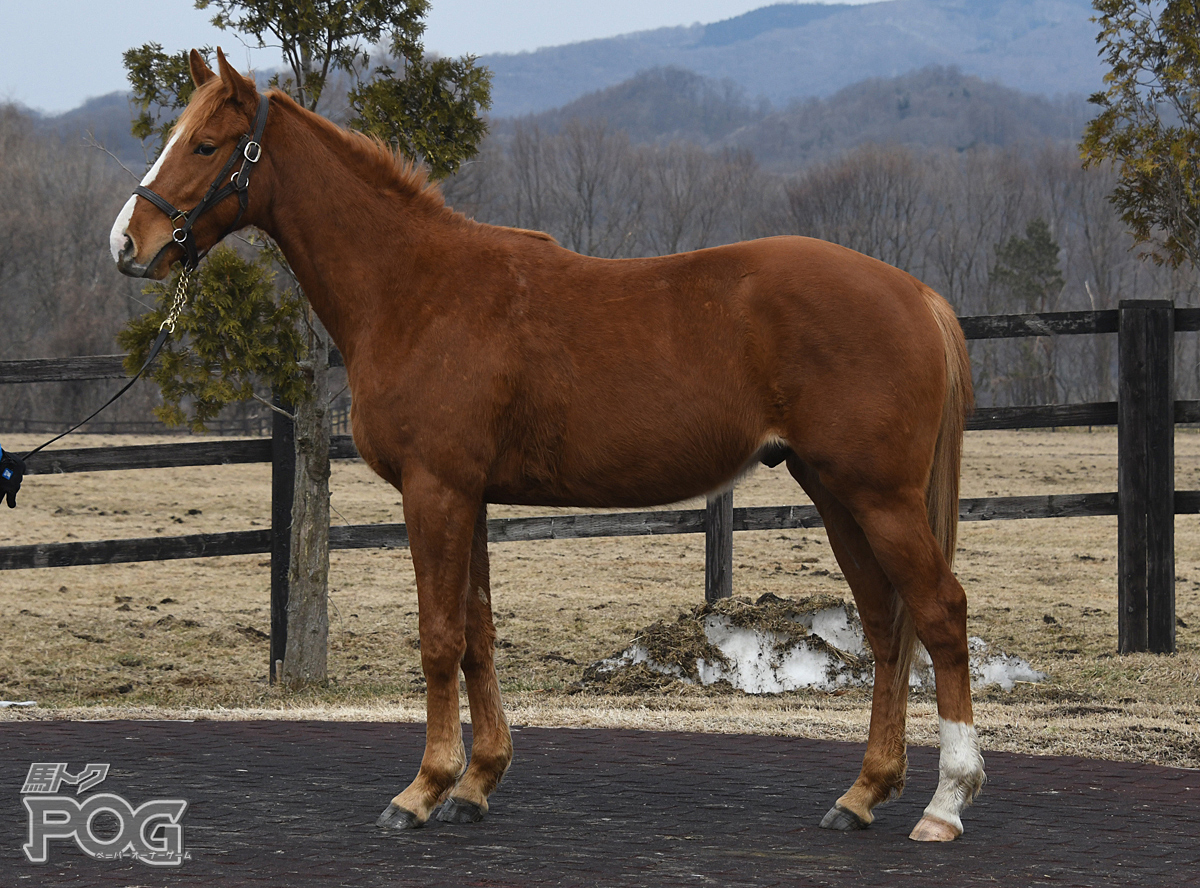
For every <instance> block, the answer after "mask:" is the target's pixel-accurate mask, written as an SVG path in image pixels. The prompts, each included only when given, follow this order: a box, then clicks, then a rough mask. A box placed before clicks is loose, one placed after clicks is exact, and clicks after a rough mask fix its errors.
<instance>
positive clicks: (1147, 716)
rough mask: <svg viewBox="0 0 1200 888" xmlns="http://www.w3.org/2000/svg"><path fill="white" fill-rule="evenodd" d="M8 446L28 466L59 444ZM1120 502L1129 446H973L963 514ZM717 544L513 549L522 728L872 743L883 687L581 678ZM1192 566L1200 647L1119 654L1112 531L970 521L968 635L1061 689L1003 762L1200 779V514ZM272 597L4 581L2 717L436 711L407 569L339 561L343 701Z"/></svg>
mask: <svg viewBox="0 0 1200 888" xmlns="http://www.w3.org/2000/svg"><path fill="white" fill-rule="evenodd" d="M139 440H140V441H145V440H148V439H139ZM4 443H5V444H6V445H7V446H9V447H11V448H12V449H13V450H16V451H17V452H21V450H22V449H25V448H27V447H32V446H34V445H35V444H36V443H39V442H38V441H35V440H34V439H33V438H32V437H29V438H28V439H27V440H26V439H21V438H13V439H11V440H6V441H5V442H4ZM64 443H66V442H64ZM69 443H70V446H73V447H80V446H96V447H101V446H105V445H109V444H118V443H121V444H123V443H134V442H133V440H131V439H119V438H104V437H100V436H84V437H76V438H74V439H73V440H71V441H70V442H69ZM1176 465H1177V468H1176V478H1177V482H1176V486H1177V487H1178V488H1180V489H1195V488H1198V487H1200V434H1196V433H1195V432H1192V431H1182V430H1181V431H1180V432H1179V433H1178V436H1177V439H1176ZM332 487H333V506H334V509H335V520H336V521H339V522H342V521H344V522H346V523H368V522H381V521H399V520H402V517H401V509H400V503H399V495H398V494H397V493H396V492H395V491H394V490H392V489H391V488H390V487H388V486H386V485H385V484H384V483H383V482H382V481H380V480H378V479H377V478H375V477H374V476H373V475H372V474H371V473H370V471H369V470H368V469H367V468H366V467H365V466H363V465H362V464H360V463H348V462H347V463H338V464H336V465H335V468H334V476H333V482H332ZM1115 488H1116V433H1115V430H1112V429H1104V430H1097V431H1090V432H1089V431H1083V430H1079V431H1060V432H1050V431H1046V432H972V433H968V436H967V447H966V457H965V466H964V489H963V495H964V496H989V495H1021V494H1037V493H1076V492H1078V493H1082V492H1099V491H1106V490H1114V489H1115ZM799 502H805V499H804V497H803V495H802V493H801V492H800V490H799V488H798V487H797V486H796V485H795V484H794V483H793V482H792V480H791V478H790V477H789V476H788V475H787V472H786V470H784V469H783V468H782V467H781V468H780V469H778V470H766V469H760V470H759V471H757V472H756V473H754V474H753V475H751V476H750V477H749V478H747V479H745V480H744V481H743V482H742V483H741V484H740V485H739V487H738V488H737V493H736V495H735V504H736V505H773V504H785V503H799ZM547 511H549V510H544V509H524V510H518V509H509V508H499V507H496V508H493V510H492V512H491V514H492V516H493V517H497V516H505V515H515V514H539V513H540V514H545V513H546V512H547ZM269 513H270V509H269V468H268V467H267V466H265V465H261V466H225V467H211V468H207V467H206V468H188V469H162V470H145V471H137V472H105V473H94V474H80V475H66V476H48V477H38V476H35V477H32V478H30V479H29V480H28V481H27V482H26V486H25V489H24V490H23V491H22V493H21V495H20V504H19V507H18V509H17V510H16V511H12V512H10V511H8V510H7V509H4V510H2V511H0V545H15V544H24V543H33V542H49V541H65V540H72V539H79V540H88V539H108V538H115V537H141V536H152V535H155V534H162V535H176V534H185V533H199V532H220V531H230V530H239V529H247V528H253V527H262V526H266V525H267V524H268V523H269ZM703 547H704V543H703V538H702V537H701V536H699V535H684V536H675V537H658V538H651V539H635V538H625V539H606V540H590V541H588V540H584V541H553V542H535V543H511V544H504V545H497V546H493V547H492V565H493V568H492V570H493V598H494V602H495V608H496V621H497V627H498V632H499V637H500V647H499V650H498V651H497V662H498V668H499V671H500V678H501V683H502V686H503V688H504V691H505V694H506V697H507V701H508V704H509V710H510V716H511V719H512V720H513V721H514V722H515V723H523V724H536V725H589V726H622V727H644V728H652V729H680V730H700V731H746V732H761V733H777V734H794V735H803V736H811V737H828V738H837V739H865V736H866V726H867V718H868V712H869V699H870V698H869V692H868V691H866V690H849V691H843V692H839V693H836V694H827V693H823V692H793V693H788V694H782V695H778V696H773V697H751V696H747V695H742V694H740V693H729V692H722V691H719V690H716V689H703V688H696V687H689V686H685V685H676V686H673V687H669V688H667V689H665V690H663V691H661V692H655V693H647V694H637V695H626V696H618V695H611V694H604V693H603V692H602V691H600V690H597V689H595V688H590V687H586V686H584V685H583V684H582V683H581V678H582V674H583V671H584V669H585V668H586V667H587V666H588V665H590V664H591V663H593V662H595V661H596V660H598V659H600V658H602V657H606V656H609V655H611V654H613V653H614V652H616V651H618V650H621V649H623V648H624V647H626V645H627V644H628V643H629V641H630V640H631V639H632V638H633V637H634V635H635V634H636V633H637V631H638V630H639V629H641V628H643V627H646V626H648V625H650V624H651V623H654V622H655V621H657V620H663V619H666V620H674V619H675V618H676V616H677V615H679V614H680V613H682V612H684V611H686V610H689V609H691V608H693V607H695V606H696V605H697V604H698V603H700V602H701V601H702V600H703V558H704V552H703ZM1176 553H1177V574H1178V583H1177V596H1178V600H1177V609H1178V616H1179V625H1178V629H1177V632H1178V645H1179V653H1177V654H1175V655H1173V656H1154V655H1135V656H1125V657H1121V656H1118V655H1117V654H1116V630H1117V616H1116V568H1117V566H1116V519H1115V518H1079V519H1062V520H1026V521H1005V522H992V523H976V522H972V523H966V524H964V525H963V526H962V532H961V535H960V552H959V558H958V563H957V566H956V567H957V571H958V573H959V576H960V578H961V579H962V581H963V585H964V586H965V587H966V589H967V593H968V596H969V599H970V608H971V609H970V632H971V634H972V635H979V636H982V637H983V638H984V639H985V640H986V641H987V642H988V643H989V644H990V645H991V646H992V648H993V649H998V650H1002V651H1006V652H1008V653H1011V654H1015V655H1018V656H1021V657H1024V658H1025V659H1027V660H1029V661H1030V663H1031V664H1032V665H1033V666H1034V667H1035V668H1036V669H1039V670H1042V671H1044V672H1046V673H1047V674H1048V678H1047V680H1046V681H1045V682H1042V683H1040V684H1027V685H1019V686H1018V687H1017V688H1016V689H1015V690H1014V691H1012V692H1010V693H1005V692H1002V691H999V690H996V689H987V690H983V691H979V692H977V694H976V701H977V702H976V720H977V722H978V724H979V727H980V735H981V737H982V739H983V743H984V745H985V747H987V748H991V749H1006V750H1014V751H1023V752H1046V753H1056V754H1079V755H1085V756H1093V757H1106V758H1115V759H1126V760H1134V761H1145V762H1158V763H1162V764H1169V765H1176V766H1185V767H1200V706H1198V704H1200V592H1198V590H1200V517H1197V516H1184V517H1180V518H1178V519H1177V520H1176ZM734 566H735V575H734V594H735V595H740V596H746V597H749V598H757V597H758V596H759V595H761V594H763V593H765V592H772V593H774V594H776V595H780V596H785V597H786V596H792V597H798V596H802V595H806V594H811V593H814V592H832V593H836V594H839V595H846V596H848V595H849V591H848V589H847V588H846V586H845V583H844V582H843V581H842V580H841V576H840V574H839V573H838V570H837V565H836V564H835V562H834V560H833V557H832V554H831V552H830V550H829V547H828V545H827V544H826V542H825V539H824V535H823V533H822V532H821V531H820V530H817V531H813V530H805V531H786V532H763V533H742V534H738V535H737V536H736V537H735V540H734ZM268 599H269V575H268V562H267V559H266V556H244V557H234V558H210V559H197V560H190V561H172V562H164V563H158V564H121V565H109V566H104V567H87V568H59V569H50V570H36V571H10V572H5V573H0V640H2V641H0V699H4V700H36V701H37V702H38V707H37V708H36V709H21V710H17V709H6V710H0V719H4V720H14V719H26V718H47V717H50V718H62V717H67V718H110V717H133V718H163V717H166V718H171V717H187V718H296V717H317V718H347V719H392V720H419V719H421V718H422V717H423V687H422V678H421V674H420V663H419V651H418V647H417V630H416V595H415V587H414V583H413V574H412V568H411V563H410V560H409V557H408V553H407V551H405V550H396V551H353V552H341V553H334V555H333V558H332V568H331V572H330V622H331V627H330V681H329V684H328V686H327V687H325V688H322V689H319V690H313V691H306V692H303V693H300V694H286V693H283V692H281V691H279V690H278V689H277V688H272V687H269V686H268V684H267V682H266V674H267V658H268V651H267V641H266V632H267V630H268V626H269V610H268V605H269V601H268ZM464 702H465V701H464ZM464 718H466V712H465V709H464ZM910 738H911V740H912V742H915V743H925V744H930V743H934V742H936V719H935V718H934V708H933V704H932V697H931V695H930V694H929V693H928V692H918V693H916V694H915V695H914V699H913V705H912V707H911V729H910Z"/></svg>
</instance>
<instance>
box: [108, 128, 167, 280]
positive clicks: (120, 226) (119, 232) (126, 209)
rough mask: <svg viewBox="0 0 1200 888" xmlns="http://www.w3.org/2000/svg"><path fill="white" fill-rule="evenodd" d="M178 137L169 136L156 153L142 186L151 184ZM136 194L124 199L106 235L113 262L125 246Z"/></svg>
mask: <svg viewBox="0 0 1200 888" xmlns="http://www.w3.org/2000/svg"><path fill="white" fill-rule="evenodd" d="M177 138H178V133H176V134H175V135H172V136H171V140H170V141H169V142H167V147H166V148H164V149H163V152H162V154H160V155H158V160H156V161H154V166H152V167H150V171H149V172H148V173H146V178H144V179H142V187H143V188H149V187H150V186H151V184H153V182H154V179H155V177H156V176H157V175H158V172H159V170H161V169H162V165H163V162H164V161H165V160H166V159H167V155H168V154H170V153H171V147H172V146H173V145H174V144H175V140H176V139H177ZM137 199H138V196H137V195H136V194H134V195H131V196H130V198H129V200H127V201H125V206H123V207H121V212H120V213H118V214H117V221H116V222H114V223H113V227H112V231H111V232H109V235H108V248H109V250H111V251H112V257H113V262H116V261H117V259H118V258H119V257H120V255H121V250H123V249H124V248H125V236H126V234H128V233H129V220H130V219H131V218H132V217H133V208H134V206H136V205H137Z"/></svg>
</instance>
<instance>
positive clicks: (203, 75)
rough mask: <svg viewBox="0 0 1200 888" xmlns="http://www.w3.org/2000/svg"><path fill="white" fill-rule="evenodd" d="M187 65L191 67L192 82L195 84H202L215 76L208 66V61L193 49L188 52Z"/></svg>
mask: <svg viewBox="0 0 1200 888" xmlns="http://www.w3.org/2000/svg"><path fill="white" fill-rule="evenodd" d="M188 67H189V68H191V69H192V83H194V84H196V86H204V84H206V83H208V81H210V80H212V79H213V78H214V77H216V76H217V75H216V74H214V73H213V71H212V68H210V67H208V63H207V62H205V61H204V56H202V55H200V53H198V52H197V51H196V50H194V49H193V50H192V51H191V52H190V53H188Z"/></svg>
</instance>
